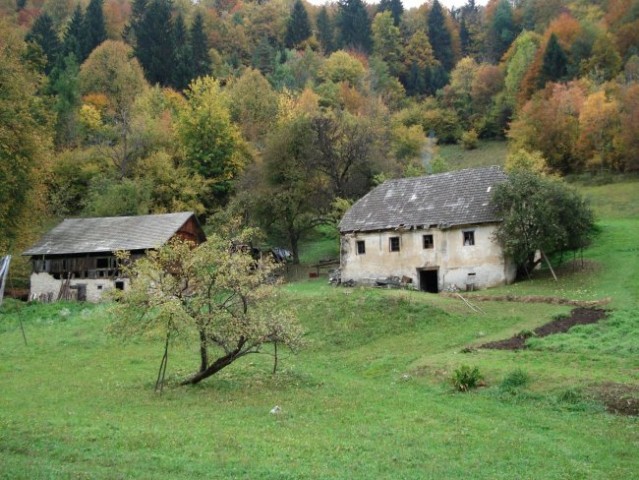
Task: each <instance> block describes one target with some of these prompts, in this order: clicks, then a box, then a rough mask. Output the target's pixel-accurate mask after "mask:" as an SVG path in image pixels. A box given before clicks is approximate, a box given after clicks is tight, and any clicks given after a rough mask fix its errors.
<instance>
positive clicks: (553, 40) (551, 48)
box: [537, 33, 568, 88]
mask: <svg viewBox="0 0 639 480" xmlns="http://www.w3.org/2000/svg"><path fill="white" fill-rule="evenodd" d="M567 73H568V56H567V55H566V52H564V49H563V48H561V45H559V41H558V40H557V36H556V35H555V34H554V33H553V34H552V35H550V38H549V39H548V45H546V50H545V51H544V57H543V60H542V64H541V71H540V72H539V77H538V78H537V86H538V87H539V88H543V87H544V85H546V82H558V81H561V80H564V79H565V78H566V75H567Z"/></svg>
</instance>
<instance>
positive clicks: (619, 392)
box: [592, 382, 639, 416]
mask: <svg viewBox="0 0 639 480" xmlns="http://www.w3.org/2000/svg"><path fill="white" fill-rule="evenodd" d="M592 393H593V395H594V397H595V398H596V399H597V400H599V401H600V402H601V403H603V404H604V405H605V406H606V410H608V411H609V412H610V413H616V414H617V415H631V416H637V415H639V386H636V385H624V384H622V383H613V382H608V383H603V384H601V385H597V386H596V387H593V388H592Z"/></svg>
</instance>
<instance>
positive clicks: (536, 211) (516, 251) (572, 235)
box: [492, 169, 595, 274]
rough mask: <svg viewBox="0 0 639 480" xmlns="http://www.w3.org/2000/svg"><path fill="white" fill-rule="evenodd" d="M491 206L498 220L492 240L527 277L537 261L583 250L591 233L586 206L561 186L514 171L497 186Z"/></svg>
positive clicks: (577, 195)
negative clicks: (536, 255) (538, 254)
mask: <svg viewBox="0 0 639 480" xmlns="http://www.w3.org/2000/svg"><path fill="white" fill-rule="evenodd" d="M492 201H493V205H494V207H495V209H496V211H497V213H498V215H500V216H501V217H502V219H503V221H502V223H501V224H500V225H499V227H498V229H497V231H496V233H495V237H496V239H497V240H498V241H499V243H500V244H501V245H502V247H503V249H504V252H505V253H506V254H507V255H509V256H510V257H511V258H512V259H513V260H514V261H515V263H516V265H517V267H518V273H519V274H521V273H526V274H528V273H529V272H531V271H532V269H533V268H534V267H535V266H536V264H537V263H539V262H540V261H541V259H540V258H537V259H536V258H535V254H536V252H538V251H539V252H541V253H542V254H543V255H545V256H548V255H551V254H555V253H562V252H567V251H575V250H580V249H583V248H585V247H587V246H588V245H589V244H590V242H591V240H592V236H593V235H594V232H595V225H594V215H593V212H592V210H591V209H590V206H589V205H588V203H587V202H586V200H584V199H583V198H582V197H581V196H580V195H579V194H578V193H577V192H576V191H574V190H572V189H571V188H569V187H568V186H567V185H566V184H565V183H563V182H562V181H560V180H557V179H553V178H549V177H542V176H541V175H538V174H536V173H533V172H530V171H527V170H523V169H522V170H515V171H513V172H511V173H510V174H509V176H508V180H507V181H505V182H504V183H501V184H499V185H498V186H497V187H496V188H495V191H494V194H493V198H492Z"/></svg>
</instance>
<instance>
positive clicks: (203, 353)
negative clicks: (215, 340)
mask: <svg viewBox="0 0 639 480" xmlns="http://www.w3.org/2000/svg"><path fill="white" fill-rule="evenodd" d="M199 333H200V372H203V371H204V370H206V367H208V365H209V356H208V350H207V347H206V331H205V330H204V328H200V332H199Z"/></svg>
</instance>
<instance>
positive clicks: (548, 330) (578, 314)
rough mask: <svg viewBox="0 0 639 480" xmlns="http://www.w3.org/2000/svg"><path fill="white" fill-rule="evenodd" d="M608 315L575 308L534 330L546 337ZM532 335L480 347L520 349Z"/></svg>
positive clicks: (520, 335) (537, 334)
mask: <svg viewBox="0 0 639 480" xmlns="http://www.w3.org/2000/svg"><path fill="white" fill-rule="evenodd" d="M605 317H606V311H605V310H600V309H596V308H575V309H573V310H572V311H571V312H570V316H569V317H561V318H558V319H556V320H553V321H552V322H549V323H546V324H545V325H542V326H541V327H538V328H536V329H535V330H533V331H532V335H533V336H536V337H546V336H548V335H552V334H554V333H564V332H567V331H568V330H570V328H571V327H574V326H575V325H587V324H589V323H597V322H598V321H599V320H601V319H602V318H605ZM528 338H530V335H522V334H517V335H515V336H513V337H511V338H507V339H505V340H497V341H495V342H488V343H484V344H483V345H481V346H480V347H479V348H492V349H497V350H520V349H522V348H526V340H528Z"/></svg>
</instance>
